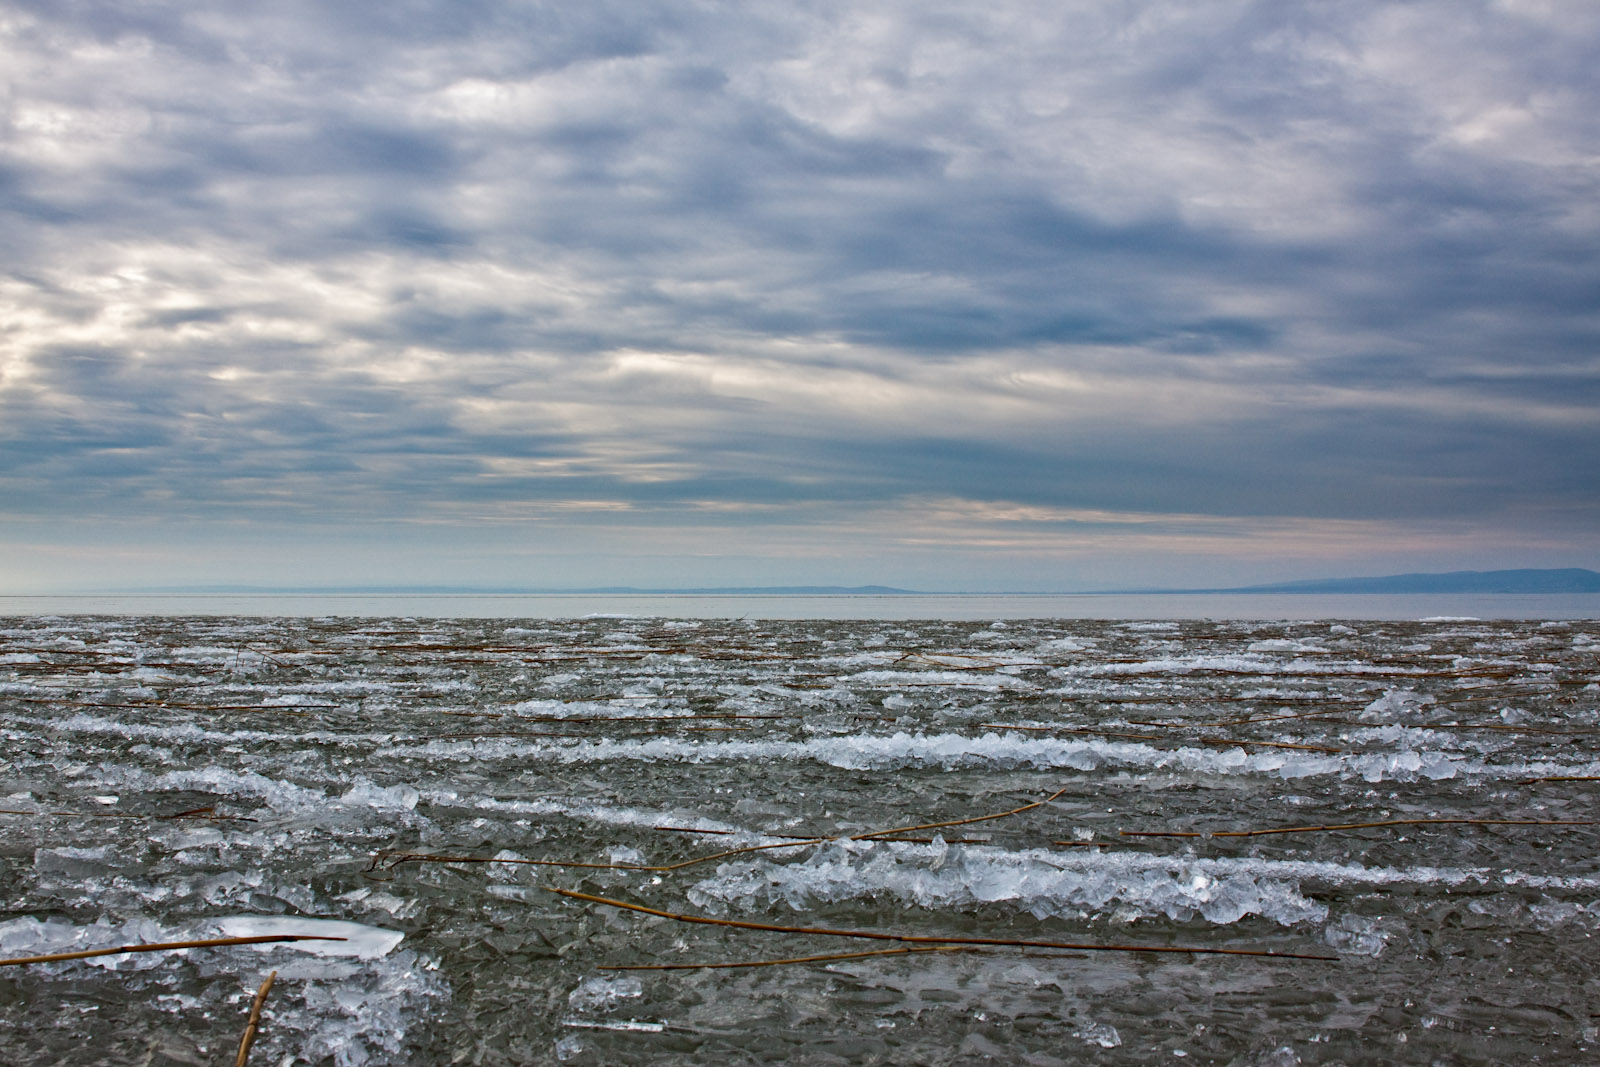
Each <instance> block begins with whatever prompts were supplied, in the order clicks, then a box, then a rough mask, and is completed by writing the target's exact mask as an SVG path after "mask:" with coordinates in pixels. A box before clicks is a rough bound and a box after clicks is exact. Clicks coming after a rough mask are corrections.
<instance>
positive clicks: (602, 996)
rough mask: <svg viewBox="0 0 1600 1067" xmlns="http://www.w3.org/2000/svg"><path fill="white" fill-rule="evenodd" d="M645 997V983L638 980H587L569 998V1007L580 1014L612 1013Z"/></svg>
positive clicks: (626, 978) (630, 978) (627, 978)
mask: <svg viewBox="0 0 1600 1067" xmlns="http://www.w3.org/2000/svg"><path fill="white" fill-rule="evenodd" d="M643 995H644V983H642V982H640V981H639V979H637V978H632V977H625V978H586V979H584V980H583V981H582V982H581V983H579V985H578V988H576V989H574V990H573V991H572V992H571V993H570V994H569V995H568V996H567V1006H568V1007H569V1008H571V1009H572V1010H573V1011H575V1012H579V1013H585V1012H603V1011H610V1010H611V1009H612V1008H615V1007H616V1006H617V1005H618V1004H620V1003H622V1002H623V1001H624V1000H633V999H636V998H638V997H640V996H643Z"/></svg>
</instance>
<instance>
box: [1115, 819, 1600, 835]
mask: <svg viewBox="0 0 1600 1067" xmlns="http://www.w3.org/2000/svg"><path fill="white" fill-rule="evenodd" d="M1594 823H1595V820H1593V819H1381V820H1379V821H1377V822H1347V823H1334V824H1330V825H1327V826H1279V827H1274V828H1271V829H1266V830H1213V831H1209V832H1208V831H1204V830H1121V831H1119V833H1121V835H1122V836H1123V837H1262V836H1265V835H1267V834H1306V833H1314V832H1322V831H1327V830H1368V829H1371V828H1373V827H1377V826H1439V825H1452V826H1593V825H1594Z"/></svg>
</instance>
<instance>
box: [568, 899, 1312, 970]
mask: <svg viewBox="0 0 1600 1067" xmlns="http://www.w3.org/2000/svg"><path fill="white" fill-rule="evenodd" d="M542 888H544V889H547V890H549V891H550V892H552V893H556V894H558V895H560V896H564V897H571V898H572V899H574V900H586V901H589V902H590V903H593V904H604V905H605V906H606V907H610V908H621V909H623V910H624V911H636V912H639V913H640V914H642V915H654V916H655V917H656V918H659V919H671V920H673V921H674V922H682V923H698V924H701V925H705V926H727V927H732V928H734V929H738V930H764V931H767V932H769V933H777V934H810V935H815V936H820V937H853V938H862V939H866V940H872V941H899V942H903V943H906V944H914V945H965V946H976V947H985V946H988V947H994V948H1048V949H1063V950H1066V951H1068V952H1152V953H1193V954H1197V955H1207V956H1265V957H1271V958H1275V959H1292V960H1337V959H1338V958H1339V957H1337V956H1318V955H1311V954H1309V953H1299V952H1271V951H1268V950H1266V949H1250V948H1210V947H1204V946H1199V945H1094V944H1078V943H1075V942H1068V941H1035V940H1028V939H1023V938H1010V937H936V936H931V935H924V934H890V933H884V932H882V931H878V930H834V929H830V928H828V927H823V926H784V925H781V924H778V923H756V922H741V921H739V920H737V919H714V918H711V917H709V916H705V915H686V914H682V913H680V912H673V911H662V910H660V909H659V908H647V907H645V906H644V905H643V904H630V903H628V902H627V901H625V900H612V899H611V898H609V897H597V896H595V895H593V894H592V893H580V892H578V891H576V890H573V889H557V888H556V887H555V886H548V885H547V886H544V887H542Z"/></svg>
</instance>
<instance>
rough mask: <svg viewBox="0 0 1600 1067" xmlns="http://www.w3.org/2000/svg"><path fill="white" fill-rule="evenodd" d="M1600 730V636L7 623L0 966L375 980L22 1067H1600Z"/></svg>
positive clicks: (130, 1010)
mask: <svg viewBox="0 0 1600 1067" xmlns="http://www.w3.org/2000/svg"><path fill="white" fill-rule="evenodd" d="M616 614H621V613H620V612H618V613H616ZM1463 614H1466V613H1463ZM1597 731H1600V623H1597V622H1595V621H1593V620H1587V621H1586V620H1583V619H1564V620H1546V621H1542V622H1541V621H1537V620H1521V621H1519V620H1514V619H1498V620H1496V619H1489V620H1486V621H1480V620H1477V619H1462V618H1455V619H1433V620H1431V621H1406V620H1387V621H1371V620H1369V621H1352V620H1349V619H1345V620H1342V621H1335V620H1330V619H1327V618H1324V619H1322V620H1321V621H1298V622H1281V621H1280V622H1259V621H1248V620H1207V619H1191V620H1168V621H1159V622H1149V621H1143V622H1141V621H1129V620H1101V621H1090V620H1075V619H1067V618H1051V619H1044V620H1040V619H1033V620H1028V619H1006V620H1003V621H992V622H991V621H988V620H977V621H973V620H967V621H954V620H946V621H920V622H919V621H907V620H903V619H900V620H877V621H837V620H835V621H828V620H816V619H790V620H770V619H769V620H738V621H728V620H726V619H723V620H717V619H677V620H671V619H664V618H659V617H632V618H627V617H624V618H589V619H530V618H523V619H477V620H473V619H440V618H386V619H372V618H367V619H361V618H348V617H331V616H330V617H322V618H298V619H288V618H262V617H244V616H230V615H221V614H209V615H204V616H201V615H195V616H188V617H151V616H113V615H74V616H65V615H62V616H46V615H32V616H27V617H22V616H19V617H14V618H10V619H4V620H0V745H3V752H4V760H3V763H0V808H3V809H5V812H6V813H5V814H0V820H3V822H0V957H16V956H26V955H34V954H44V953H50V952H62V951H72V950H76V949H84V948H98V947H112V946H120V945H126V944H130V943H151V942H163V941H173V940H182V939H191V938H209V937H224V936H241V935H249V934H257V933H261V934H272V933H291V934H293V933H300V934H319V935H323V936H336V937H342V938H345V940H343V941H305V942H296V943H291V944H278V945H264V946H249V947H239V946H235V947H221V948H205V949H191V950H186V951H182V952H152V953H142V954H137V955H119V956H102V957H97V958H94V959H88V960H77V961H67V962H56V963H46V964H33V965H29V966H26V967H15V966H11V967H0V1062H4V1063H6V1064H15V1065H19V1067H21V1065H34V1064H39V1065H44V1064H49V1065H56V1064H68V1065H72V1064H83V1065H88V1064H103V1063H118V1064H145V1065H152V1067H153V1065H165V1064H217V1063H231V1062H232V1061H233V1055H234V1050H235V1049H236V1047H237V1043H238V1040H239V1035H240V1033H241V1032H242V1031H243V1029H244V1026H245V1019H246V1015H247V1013H248V1010H249V1005H250V1000H251V997H252V995H253V994H254V992H255V990H256V989H257V987H258V986H259V984H260V983H261V981H262V979H263V978H264V977H265V976H266V974H267V973H268V972H269V971H276V972H277V980H276V984H275V985H274V986H273V988H272V990H271V992H270V994H269V996H268V998H267V1000H266V1003H265V1009H264V1013H263V1024H262V1029H261V1034H260V1037H259V1040H258V1041H257V1044H256V1046H255V1048H254V1050H253V1052H252V1055H251V1059H250V1062H251V1063H252V1064H258V1065H259V1064H268V1065H278V1067H292V1065H295V1064H316V1065H328V1064H335V1065H339V1067H347V1065H359V1064H374V1065H376V1064H428V1065H433V1064H440V1065H443V1064H524V1063H535V1064H539V1063H571V1064H646V1063H648V1064H691V1063H693V1064H699V1063H730V1064H740V1063H751V1064H754V1063H795V1064H874V1063H882V1064H946V1063H952V1064H953V1063H962V1064H966V1063H975V1062H994V1063H1004V1064H1079V1063H1105V1064H1150V1063H1174V1064H1178V1063H1208V1064H1232V1065H1278V1067H1283V1065H1289V1064H1297V1063H1303V1064H1340V1063H1342V1064H1363V1063H1374V1062H1386V1063H1423V1064H1506V1063H1544V1064H1578V1063H1593V1062H1596V1061H1597V1060H1600V945H1597V941H1596V931H1597V928H1600V849H1597V847H1596V846H1597V843H1600V827H1597V826H1596V825H1595V824H1594V820H1596V819H1600V810H1597V809H1600V805H1597V804H1596V790H1597V788H1600V781H1597V779H1600V733H1597ZM1006 813H1009V814H1006ZM983 816H995V817H993V818H982V817H983ZM1356 824H1364V825H1356ZM1365 824H1377V825H1365ZM900 828H907V829H900ZM1267 830H1272V831H1292V832H1275V833H1261V832H1259V831H1267ZM884 831H898V832H892V833H885V832H884ZM1153 833H1154V834H1187V835H1197V836H1144V835H1149V834H1153ZM452 857H453V858H452ZM552 890H566V891H568V892H576V893H580V894H585V895H587V898H596V897H598V898H603V899H606V900H614V901H620V902H624V903H631V904H635V905H640V906H643V907H646V908H650V909H654V910H655V911H656V912H659V913H665V914H655V915H651V914H645V913H641V912H638V911H629V910H624V909H621V908H619V907H615V906H612V905H610V904H605V903H601V902H599V901H596V900H594V899H587V898H585V897H573V896H566V895H560V894H558V893H556V892H552ZM673 916H678V917H673ZM682 917H697V918H713V919H720V920H731V921H734V922H745V923H756V924H768V925H773V926H782V927H801V928H805V929H808V930H812V931H815V930H818V929H828V930H833V931H847V932H856V933H875V934H897V935H908V936H912V937H920V938H927V939H957V938H966V939H976V940H979V941H984V942H994V941H1028V942H1034V943H1036V944H1034V945H1033V946H1031V947H1023V946H1017V945H984V946H979V945H973V944H952V943H951V942H950V941H948V940H946V941H944V942H940V941H937V940H927V941H917V942H894V941H885V940H881V939H866V938H846V937H840V936H835V935H833V934H824V933H818V932H809V933H797V932H785V931H772V930H758V929H750V928H747V927H737V926H728V925H718V924H711V923H694V922H687V921H684V919H683V918H682ZM1038 942H1046V943H1051V944H1056V945H1074V946H1077V947H1074V948H1068V949H1061V948H1047V947H1043V946H1040V945H1038V944H1037V943H1038ZM1089 946H1096V947H1089ZM1106 946H1122V947H1131V948H1140V949H1156V948H1173V947H1188V948H1196V949H1208V950H1216V949H1228V950H1250V951H1260V952H1273V953H1281V954H1286V955H1283V956H1277V957H1273V956H1251V955H1237V954H1213V953H1191V952H1186V951H1185V952H1144V951H1123V950H1122V949H1121V948H1117V949H1113V950H1109V951H1101V950H1100V948H1102V947H1106ZM909 949H914V950H916V951H904V950H909ZM885 950H894V951H895V952H896V954H879V955H855V956H854V958H834V959H818V960H811V961H809V962H800V963H783V964H774V965H771V966H749V967H746V966H722V965H729V964H753V963H764V962H770V961H777V960H789V959H795V958H800V957H816V956H836V957H837V956H842V955H845V954H859V953H867V952H880V953H881V952H884V951H885ZM1291 957H1328V958H1291ZM691 964H717V965H719V966H716V967H692V968H686V969H676V970H616V969H611V968H615V967H618V966H622V967H633V966H640V965H645V966H661V965H691Z"/></svg>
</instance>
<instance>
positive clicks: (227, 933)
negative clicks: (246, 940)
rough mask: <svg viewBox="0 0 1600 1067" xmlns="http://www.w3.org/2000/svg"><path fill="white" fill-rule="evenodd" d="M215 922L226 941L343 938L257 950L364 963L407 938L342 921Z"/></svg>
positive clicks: (248, 918) (250, 918)
mask: <svg viewBox="0 0 1600 1067" xmlns="http://www.w3.org/2000/svg"><path fill="white" fill-rule="evenodd" d="M215 921H216V926H217V929H219V930H221V931H222V935H223V936H224V937H274V936H277V935H280V934H306V935H311V936H316V937H337V938H342V940H339V941H284V942H278V943H273V944H264V945H256V946H253V947H254V948H255V949H257V950H258V951H261V952H272V951H274V950H277V949H280V948H287V949H293V950H294V951H296V952H309V953H310V954H311V955H313V956H353V957H355V958H356V959H360V960H375V959H378V958H379V957H381V956H387V955H388V954H389V953H390V952H392V951H393V950H394V949H395V947H396V946H398V945H399V944H400V942H401V941H403V940H405V936H406V935H405V934H404V933H402V932H401V931H399V930H384V929H382V928H380V927H376V926H364V925H362V924H361V923H353V922H345V921H343V920H340V919H304V918H300V917H298V916H291V915H230V916H227V917H225V918H221V919H217V920H215Z"/></svg>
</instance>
